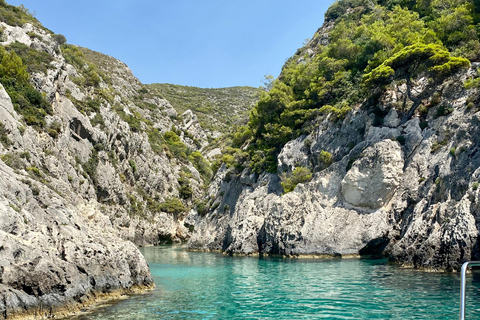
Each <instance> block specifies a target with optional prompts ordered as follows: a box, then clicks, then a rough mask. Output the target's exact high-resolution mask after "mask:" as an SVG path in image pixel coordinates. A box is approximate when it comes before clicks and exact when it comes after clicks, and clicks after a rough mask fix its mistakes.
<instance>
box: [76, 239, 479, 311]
mask: <svg viewBox="0 0 480 320" xmlns="http://www.w3.org/2000/svg"><path fill="white" fill-rule="evenodd" d="M141 250H142V252H143V254H144V255H145V257H146V258H147V260H148V262H149V265H150V268H151V271H152V275H153V277H154V280H155V284H156V289H155V290H154V291H152V292H150V293H148V294H143V295H136V296H133V297H131V298H129V299H127V300H121V301H118V302H116V303H114V304H111V305H108V306H104V307H102V308H99V309H97V310H96V311H95V312H93V313H91V314H87V315H83V316H78V317H75V318H74V319H78V320H80V319H81V320H86V319H89V320H91V319H95V320H97V319H98V320H100V319H102V320H104V319H112V320H113V319H115V320H122V319H129V320H130V319H144V320H147V319H320V318H324V319H458V314H459V309H458V306H459V290H460V276H459V275H458V274H440V273H426V272H419V271H414V270H408V269H401V268H399V267H396V266H392V265H388V264H387V261H386V260H385V259H380V260H369V259H349V260H313V259H281V258H253V257H228V256H224V255H222V254H217V253H204V252H188V251H185V250H184V249H183V248H182V247H172V246H160V247H148V248H142V249H141ZM479 318H480V277H479V275H469V276H468V280H467V319H479Z"/></svg>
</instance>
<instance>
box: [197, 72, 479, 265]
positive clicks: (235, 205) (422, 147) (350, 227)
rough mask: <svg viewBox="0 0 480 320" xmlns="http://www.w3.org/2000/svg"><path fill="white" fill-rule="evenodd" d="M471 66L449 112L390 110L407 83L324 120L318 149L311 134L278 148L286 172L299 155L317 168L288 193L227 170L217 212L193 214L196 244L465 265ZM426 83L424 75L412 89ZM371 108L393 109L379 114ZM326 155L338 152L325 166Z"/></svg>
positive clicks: (469, 226) (275, 182) (475, 138)
mask: <svg viewBox="0 0 480 320" xmlns="http://www.w3.org/2000/svg"><path fill="white" fill-rule="evenodd" d="M471 74H472V73H471V70H468V71H466V72H464V73H459V74H457V75H456V76H455V77H452V79H450V80H448V81H446V82H445V83H444V84H442V85H441V86H440V87H439V88H437V90H439V92H443V93H444V95H443V96H442V101H443V103H445V104H448V105H452V106H454V107H453V112H452V113H450V114H448V115H445V116H439V115H438V114H437V111H438V107H432V108H430V109H429V110H428V114H427V115H424V116H423V118H422V119H420V118H419V117H417V116H415V115H414V116H413V117H412V118H411V119H408V121H405V120H402V121H404V122H401V121H400V120H399V119H400V117H399V116H398V114H397V112H396V111H395V110H394V109H393V108H394V107H395V105H397V104H398V102H399V101H403V100H404V98H405V97H404V96H403V95H402V93H401V92H405V88H401V89H400V90H399V91H396V92H393V91H392V90H390V91H386V92H385V94H384V95H383V96H382V97H381V98H380V99H379V104H376V105H375V106H371V109H370V111H368V110H369V108H368V106H367V107H365V106H362V107H359V108H354V110H353V112H351V113H350V114H348V115H347V117H346V118H345V119H344V120H343V121H340V122H335V123H333V122H331V121H328V119H322V120H318V127H317V129H316V130H315V131H314V132H312V133H311V134H310V135H309V136H308V137H307V138H306V139H309V140H310V141H311V144H310V143H309V144H308V145H309V147H306V146H305V144H304V143H303V141H304V140H303V139H304V138H303V137H302V138H301V139H296V140H293V141H290V142H289V143H287V144H286V145H285V147H284V148H283V149H282V151H281V152H280V156H279V163H278V166H279V169H280V170H279V172H281V171H282V170H291V169H292V168H293V166H295V165H296V164H299V163H300V164H301V165H303V166H308V167H309V168H310V169H311V170H312V172H314V175H313V178H312V180H311V181H310V182H307V183H304V184H299V185H297V187H296V188H295V190H294V191H292V192H290V193H287V194H282V193H283V192H282V191H283V190H282V187H281V185H280V180H279V177H278V175H276V174H263V175H260V176H259V177H257V176H253V178H250V173H249V172H248V171H246V172H243V173H242V174H241V176H240V177H235V176H234V175H232V174H229V173H228V172H225V171H223V172H222V175H223V176H224V177H226V178H224V179H223V181H216V184H215V186H216V187H215V188H214V187H212V186H211V188H212V189H211V190H210V193H209V196H210V197H211V198H212V199H215V200H214V206H213V207H214V208H215V209H214V210H212V212H210V213H207V214H206V215H205V217H200V216H198V215H195V214H192V215H191V216H189V217H188V218H189V219H190V220H189V221H190V224H192V225H194V226H195V232H194V234H193V235H192V238H191V240H190V242H189V246H190V247H191V248H200V249H206V250H221V251H225V252H226V253H245V254H253V253H260V254H280V255H287V256H301V255H311V256H320V257H322V256H324V255H330V256H332V255H333V256H348V255H364V254H366V255H368V254H381V253H383V254H387V255H388V256H389V257H390V259H391V261H393V262H396V263H399V264H402V265H404V266H408V267H415V268H425V269H430V270H459V268H460V267H461V265H462V263H463V262H464V261H468V260H478V259H480V252H479V250H478V243H479V241H480V238H479V229H478V226H479V225H480V215H479V214H478V212H480V205H479V203H480V201H478V199H479V197H480V188H479V182H480V157H479V156H478V154H479V150H480V130H479V128H480V115H479V112H478V108H477V106H479V105H480V99H475V100H474V102H472V103H474V105H475V108H473V107H472V106H471V105H470V107H467V105H466V101H467V100H466V97H478V91H475V90H474V91H466V90H465V89H464V88H463V87H462V83H463V81H464V80H465V78H466V77H467V75H471ZM427 82H428V81H427V79H424V78H422V79H419V80H418V81H416V82H415V84H414V86H415V87H414V88H412V92H422V90H424V89H425V87H426V86H427V85H428V83H427ZM472 99H473V98H470V100H472ZM426 103H428V101H427V102H426ZM374 107H375V108H379V109H380V110H382V111H385V112H384V113H385V114H386V117H385V118H384V119H376V117H377V115H375V114H374V113H373V108H374ZM378 120H381V121H378ZM306 139H305V140H306ZM307 141H308V140H307ZM321 151H327V152H329V153H331V154H332V159H333V164H331V165H330V166H329V167H327V168H324V166H323V165H322V164H321V163H320V161H319V158H318V157H319V154H320V152H321ZM215 190H219V191H215ZM225 209H228V210H225Z"/></svg>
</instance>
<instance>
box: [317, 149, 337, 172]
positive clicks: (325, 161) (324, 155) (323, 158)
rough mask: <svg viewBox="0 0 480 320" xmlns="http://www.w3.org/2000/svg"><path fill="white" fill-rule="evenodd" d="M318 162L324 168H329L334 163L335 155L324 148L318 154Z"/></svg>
mask: <svg viewBox="0 0 480 320" xmlns="http://www.w3.org/2000/svg"><path fill="white" fill-rule="evenodd" d="M318 162H319V163H320V167H321V168H322V169H325V168H328V167H329V166H330V165H331V164H332V163H333V156H332V154H331V153H330V152H328V151H325V150H322V151H320V154H319V155H318Z"/></svg>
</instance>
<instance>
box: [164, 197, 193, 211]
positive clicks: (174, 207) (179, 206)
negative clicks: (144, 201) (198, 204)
mask: <svg viewBox="0 0 480 320" xmlns="http://www.w3.org/2000/svg"><path fill="white" fill-rule="evenodd" d="M159 209H160V210H161V211H163V212H167V213H173V214H179V213H182V212H184V211H185V210H187V208H186V207H185V206H184V205H183V203H182V201H180V199H178V198H173V197H172V198H168V199H166V200H165V201H164V202H162V203H160V205H159Z"/></svg>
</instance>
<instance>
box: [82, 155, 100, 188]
mask: <svg viewBox="0 0 480 320" xmlns="http://www.w3.org/2000/svg"><path fill="white" fill-rule="evenodd" d="M98 162H99V159H98V151H97V150H96V149H95V148H93V149H92V152H91V154H90V158H89V159H88V160H87V161H86V162H85V163H83V164H82V168H83V171H84V172H85V173H86V174H87V175H88V177H90V180H91V181H92V183H93V184H94V185H96V184H97V179H96V176H97V166H98Z"/></svg>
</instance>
